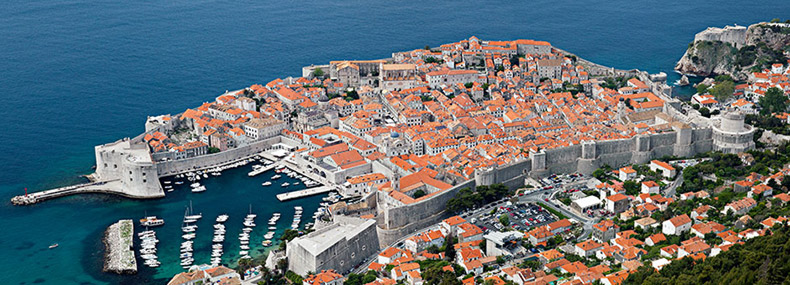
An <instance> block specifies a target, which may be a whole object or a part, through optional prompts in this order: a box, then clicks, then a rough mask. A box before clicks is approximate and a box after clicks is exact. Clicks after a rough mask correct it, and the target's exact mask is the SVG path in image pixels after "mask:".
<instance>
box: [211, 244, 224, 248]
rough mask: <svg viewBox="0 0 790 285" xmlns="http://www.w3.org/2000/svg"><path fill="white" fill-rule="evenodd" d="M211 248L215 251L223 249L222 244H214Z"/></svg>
mask: <svg viewBox="0 0 790 285" xmlns="http://www.w3.org/2000/svg"><path fill="white" fill-rule="evenodd" d="M211 248H213V249H222V244H219V243H218V244H212V245H211Z"/></svg>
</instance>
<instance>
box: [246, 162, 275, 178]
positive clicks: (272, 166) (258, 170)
mask: <svg viewBox="0 0 790 285" xmlns="http://www.w3.org/2000/svg"><path fill="white" fill-rule="evenodd" d="M275 167H277V164H276V163H272V164H270V165H267V166H264V167H261V168H258V169H256V170H253V171H250V172H249V173H247V176H249V177H253V176H257V175H258V174H261V173H264V172H266V171H269V170H272V169H274V168H275Z"/></svg>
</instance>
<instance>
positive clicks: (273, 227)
mask: <svg viewBox="0 0 790 285" xmlns="http://www.w3.org/2000/svg"><path fill="white" fill-rule="evenodd" d="M269 230H270V231H273V230H277V227H275V226H271V227H269Z"/></svg>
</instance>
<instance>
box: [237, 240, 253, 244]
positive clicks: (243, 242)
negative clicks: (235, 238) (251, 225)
mask: <svg viewBox="0 0 790 285" xmlns="http://www.w3.org/2000/svg"><path fill="white" fill-rule="evenodd" d="M239 244H242V245H248V244H250V241H248V240H240V241H239Z"/></svg>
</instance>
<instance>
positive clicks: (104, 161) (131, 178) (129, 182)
mask: <svg viewBox="0 0 790 285" xmlns="http://www.w3.org/2000/svg"><path fill="white" fill-rule="evenodd" d="M132 141H133V140H132V139H129V138H124V139H122V140H119V141H116V142H113V143H108V144H103V145H97V146H96V147H95V153H96V173H95V175H94V177H95V178H96V180H99V181H116V180H117V181H120V182H121V189H113V192H119V193H118V194H120V195H124V196H128V197H133V198H158V197H164V196H165V192H164V191H163V190H162V186H161V185H160V184H159V176H158V174H157V166H156V164H155V163H154V162H153V161H152V160H151V155H150V154H149V153H148V146H146V145H144V144H136V143H132Z"/></svg>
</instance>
